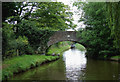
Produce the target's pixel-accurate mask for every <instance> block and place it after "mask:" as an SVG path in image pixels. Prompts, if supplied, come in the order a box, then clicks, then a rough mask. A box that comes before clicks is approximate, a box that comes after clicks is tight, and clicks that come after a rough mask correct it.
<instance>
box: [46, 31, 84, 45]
mask: <svg viewBox="0 0 120 82" xmlns="http://www.w3.org/2000/svg"><path fill="white" fill-rule="evenodd" d="M76 35H77V32H76V31H57V32H55V33H54V34H53V35H52V36H51V37H50V38H49V41H48V43H47V46H48V47H50V46H51V45H53V44H55V43H58V42H61V41H72V42H77V43H80V42H79V41H80V38H77V36H76ZM80 44H82V45H83V46H85V45H84V44H83V43H80Z"/></svg>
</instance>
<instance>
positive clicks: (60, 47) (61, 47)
mask: <svg viewBox="0 0 120 82" xmlns="http://www.w3.org/2000/svg"><path fill="white" fill-rule="evenodd" d="M71 44H73V42H70V41H64V42H59V43H57V44H55V45H53V46H51V47H50V48H49V50H48V53H47V54H48V55H51V54H53V53H54V54H61V53H62V52H64V51H65V50H68V49H70V47H71ZM75 48H76V49H79V50H81V51H85V50H86V49H85V47H84V46H83V45H81V44H78V43H76V44H75Z"/></svg>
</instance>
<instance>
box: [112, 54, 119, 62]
mask: <svg viewBox="0 0 120 82" xmlns="http://www.w3.org/2000/svg"><path fill="white" fill-rule="evenodd" d="M110 60H113V61H118V62H120V55H117V56H112V57H111V58H110Z"/></svg>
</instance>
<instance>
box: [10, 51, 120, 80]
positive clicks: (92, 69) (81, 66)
mask: <svg viewBox="0 0 120 82" xmlns="http://www.w3.org/2000/svg"><path fill="white" fill-rule="evenodd" d="M118 64H119V63H118V62H112V61H103V60H93V59H86V58H85V52H84V51H83V52H82V51H79V50H77V49H75V50H71V49H70V50H67V51H65V52H64V53H63V59H62V58H60V59H59V60H57V61H55V62H51V63H48V64H45V65H42V66H40V67H37V68H34V69H31V70H28V71H27V72H24V73H21V74H18V75H16V76H14V77H12V78H11V80H118V79H119V80H120V73H119V71H118V70H119V68H118Z"/></svg>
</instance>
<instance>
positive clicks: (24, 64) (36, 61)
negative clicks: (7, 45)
mask: <svg viewBox="0 0 120 82" xmlns="http://www.w3.org/2000/svg"><path fill="white" fill-rule="evenodd" d="M58 58H59V57H58V56H45V55H23V56H19V57H14V58H11V59H8V60H5V61H4V62H3V65H2V79H3V80H5V79H8V78H10V77H11V76H13V74H17V73H20V72H24V71H26V70H28V69H30V68H33V67H36V66H39V65H42V64H43V63H46V62H50V61H53V60H56V59H58Z"/></svg>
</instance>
